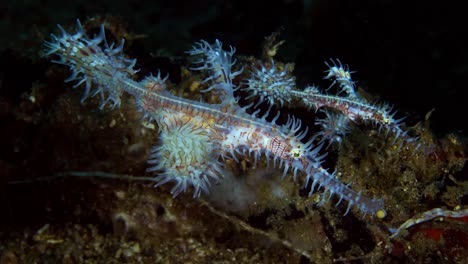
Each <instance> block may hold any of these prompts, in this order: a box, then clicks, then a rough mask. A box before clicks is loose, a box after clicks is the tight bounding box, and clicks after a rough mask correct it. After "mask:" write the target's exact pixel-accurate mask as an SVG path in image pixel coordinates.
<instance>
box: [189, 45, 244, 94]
mask: <svg viewBox="0 0 468 264" xmlns="http://www.w3.org/2000/svg"><path fill="white" fill-rule="evenodd" d="M235 52H236V49H235V48H233V47H232V46H231V47H230V51H226V50H223V44H222V43H221V41H219V40H215V43H214V44H212V45H211V44H209V43H208V42H206V41H205V40H201V41H200V42H196V43H195V44H194V45H193V46H192V49H191V50H189V51H187V53H188V54H189V55H191V56H200V57H199V59H198V60H196V61H195V62H194V63H195V64H196V65H198V66H197V67H193V68H191V69H192V70H204V71H207V72H209V73H210V75H209V76H208V77H207V78H205V79H204V80H203V81H204V82H210V83H211V86H210V87H208V88H207V89H205V90H203V91H202V92H208V91H211V90H213V89H215V90H222V91H224V93H225V95H224V98H222V99H223V101H225V100H232V99H234V95H233V91H234V90H235V87H234V85H233V83H232V80H233V79H234V77H236V76H237V75H239V74H240V73H241V72H242V70H243V69H240V70H238V71H235V72H232V66H234V64H235V63H236V59H233V56H234V53H235Z"/></svg>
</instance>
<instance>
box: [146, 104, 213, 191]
mask: <svg viewBox="0 0 468 264" xmlns="http://www.w3.org/2000/svg"><path fill="white" fill-rule="evenodd" d="M158 117H159V118H157V119H156V121H157V122H158V125H159V128H160V130H161V135H160V137H161V144H160V145H159V146H156V147H154V148H153V149H152V150H151V155H150V157H149V160H148V163H150V164H156V165H155V166H154V167H151V168H149V169H148V171H149V172H152V171H161V173H160V174H159V175H158V176H157V178H156V179H155V180H156V181H158V183H157V184H156V185H155V186H160V185H162V184H165V183H167V182H175V183H176V184H175V185H174V187H173V188H172V190H171V194H172V195H173V196H174V197H175V196H177V195H179V194H180V193H181V192H185V191H187V189H188V188H189V187H190V186H193V187H194V189H195V190H194V192H193V197H199V196H200V195H201V193H202V192H205V193H208V192H209V189H208V188H209V186H210V184H211V181H218V180H219V175H222V173H221V171H222V167H221V164H220V163H219V162H218V156H219V150H216V146H215V145H216V143H214V142H211V137H210V130H209V129H207V128H206V127H204V125H203V121H202V120H199V119H200V118H198V117H195V118H190V117H187V116H184V115H182V114H174V113H169V112H167V111H161V112H160V113H159V114H158Z"/></svg>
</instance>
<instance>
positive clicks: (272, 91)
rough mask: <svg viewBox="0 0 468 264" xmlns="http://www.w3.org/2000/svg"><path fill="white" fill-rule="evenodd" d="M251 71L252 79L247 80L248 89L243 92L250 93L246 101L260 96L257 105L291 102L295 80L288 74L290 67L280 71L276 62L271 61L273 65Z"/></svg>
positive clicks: (262, 66)
mask: <svg viewBox="0 0 468 264" xmlns="http://www.w3.org/2000/svg"><path fill="white" fill-rule="evenodd" d="M253 68H254V69H253V70H251V71H250V78H249V79H248V80H247V83H246V85H247V86H246V87H245V88H243V90H245V91H247V92H249V93H250V96H248V97H247V98H246V99H249V98H251V97H254V96H259V97H260V100H259V102H258V104H257V105H259V104H260V103H262V102H267V103H268V104H269V105H275V104H276V103H279V104H280V105H281V106H283V105H284V102H290V101H291V90H292V89H294V87H295V81H294V78H293V77H291V76H290V74H289V73H288V65H287V64H286V65H285V66H284V69H283V70H282V71H280V70H279V69H278V68H277V67H276V66H275V62H274V61H273V60H271V65H270V66H269V67H268V66H265V65H263V64H262V65H260V68H256V67H253Z"/></svg>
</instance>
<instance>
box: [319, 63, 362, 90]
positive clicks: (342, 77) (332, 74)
mask: <svg viewBox="0 0 468 264" xmlns="http://www.w3.org/2000/svg"><path fill="white" fill-rule="evenodd" d="M330 61H331V65H330V64H328V62H325V64H326V65H327V67H328V70H327V71H326V72H328V74H327V76H325V79H333V83H332V86H333V85H334V84H335V83H338V84H339V85H340V88H341V91H342V92H345V93H346V94H347V95H348V97H349V98H351V99H359V97H358V95H357V94H356V91H355V90H354V88H355V85H354V82H353V80H352V79H351V72H350V71H349V69H348V66H343V64H341V61H340V60H339V59H336V61H338V63H335V62H334V61H333V60H330Z"/></svg>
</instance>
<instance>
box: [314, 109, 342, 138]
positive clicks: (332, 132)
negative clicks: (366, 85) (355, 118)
mask: <svg viewBox="0 0 468 264" xmlns="http://www.w3.org/2000/svg"><path fill="white" fill-rule="evenodd" d="M322 112H323V113H325V117H324V118H322V119H317V120H316V121H315V124H316V125H318V126H320V127H321V130H320V131H319V132H317V133H316V134H315V136H318V137H320V141H319V144H322V143H324V142H325V141H328V146H330V145H331V144H332V143H333V142H336V143H338V145H341V143H342V142H343V138H344V136H345V135H346V134H347V133H348V132H349V131H350V127H349V119H348V118H346V116H344V115H342V114H339V113H332V112H330V111H327V110H323V111H322Z"/></svg>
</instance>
